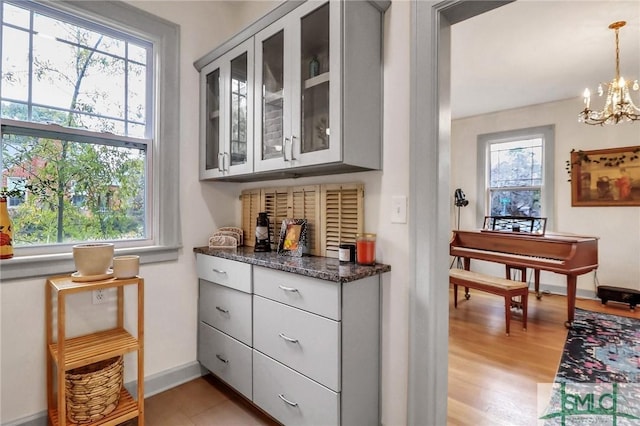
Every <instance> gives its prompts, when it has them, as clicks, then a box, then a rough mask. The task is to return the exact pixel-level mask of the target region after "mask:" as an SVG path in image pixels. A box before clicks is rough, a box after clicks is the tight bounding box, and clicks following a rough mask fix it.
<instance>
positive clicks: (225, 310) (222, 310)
mask: <svg viewBox="0 0 640 426" xmlns="http://www.w3.org/2000/svg"><path fill="white" fill-rule="evenodd" d="M216 309H217V310H218V311H220V312H222V313H223V314H228V313H229V311H228V310H227V309H222V308H221V307H220V306H216Z"/></svg>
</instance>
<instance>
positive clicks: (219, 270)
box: [211, 268, 227, 275]
mask: <svg viewBox="0 0 640 426" xmlns="http://www.w3.org/2000/svg"><path fill="white" fill-rule="evenodd" d="M211 270H212V271H213V272H216V273H218V274H224V275H227V271H223V270H221V269H216V268H213V269H211Z"/></svg>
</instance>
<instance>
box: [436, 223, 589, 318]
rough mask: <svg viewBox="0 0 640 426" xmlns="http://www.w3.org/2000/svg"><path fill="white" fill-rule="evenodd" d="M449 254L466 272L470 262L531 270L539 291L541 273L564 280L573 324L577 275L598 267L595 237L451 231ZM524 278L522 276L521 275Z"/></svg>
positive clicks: (568, 308) (560, 234)
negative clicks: (491, 263) (563, 277)
mask: <svg viewBox="0 0 640 426" xmlns="http://www.w3.org/2000/svg"><path fill="white" fill-rule="evenodd" d="M449 254H450V255H451V256H456V257H458V258H460V259H463V260H464V268H465V269H469V267H470V262H471V259H477V260H485V261H489V262H497V263H502V264H504V265H505V266H506V269H507V271H509V270H510V268H515V269H520V270H525V269H526V268H532V269H533V270H534V271H535V276H536V291H538V284H539V276H540V271H549V272H555V273H557V274H562V275H566V277H567V322H565V325H566V326H567V327H570V326H571V324H572V323H573V319H574V312H575V305H576V287H577V277H578V275H582V274H586V273H588V272H591V271H593V270H595V269H597V268H598V238H597V237H588V236H580V235H573V234H564V233H553V232H547V233H545V235H534V234H525V233H518V232H505V231H485V230H474V231H461V230H455V231H453V237H452V238H451V242H450V243H449ZM523 277H524V274H523Z"/></svg>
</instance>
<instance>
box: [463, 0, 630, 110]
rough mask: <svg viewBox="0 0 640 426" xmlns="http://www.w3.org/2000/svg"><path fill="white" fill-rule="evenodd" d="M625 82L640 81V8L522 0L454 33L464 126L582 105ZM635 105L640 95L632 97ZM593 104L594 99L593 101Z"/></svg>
mask: <svg viewBox="0 0 640 426" xmlns="http://www.w3.org/2000/svg"><path fill="white" fill-rule="evenodd" d="M615 21H627V25H626V26H625V27H624V28H622V29H620V74H621V75H622V76H623V77H625V79H626V80H635V79H640V0H597V1H596V0H590V1H577V0H518V1H515V2H513V3H509V4H507V5H505V6H502V7H499V8H497V9H494V10H492V11H490V12H487V13H484V14H482V15H478V16H476V17H473V18H471V19H468V20H466V21H463V22H460V23H458V24H455V25H453V26H452V27H451V67H452V68H451V110H452V111H451V112H452V117H453V118H454V119H455V118H462V117H469V116H473V115H479V114H485V113H488V112H493V111H500V110H505V109H511V108H518V107H522V106H526V105H533V104H540V103H546V102H551V101H557V100H562V99H569V98H576V114H577V112H578V111H579V109H580V108H582V101H581V96H582V92H583V91H584V89H585V88H586V87H589V89H590V90H591V93H592V107H599V106H600V105H601V104H602V103H601V102H600V101H599V99H598V98H597V95H596V90H597V86H598V83H600V82H608V81H610V80H611V79H612V78H613V77H614V75H615V33H614V31H613V30H610V29H609V28H608V26H609V24H610V23H612V22H615ZM632 96H633V98H634V100H635V101H636V103H637V104H640V93H639V92H632ZM594 98H595V99H594Z"/></svg>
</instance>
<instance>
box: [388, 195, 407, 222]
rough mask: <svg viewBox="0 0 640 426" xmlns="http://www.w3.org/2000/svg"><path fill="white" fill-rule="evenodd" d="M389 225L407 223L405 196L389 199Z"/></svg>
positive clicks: (395, 196)
mask: <svg viewBox="0 0 640 426" xmlns="http://www.w3.org/2000/svg"><path fill="white" fill-rule="evenodd" d="M391 223H407V197H406V196H405V195H394V196H393V197H391Z"/></svg>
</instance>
